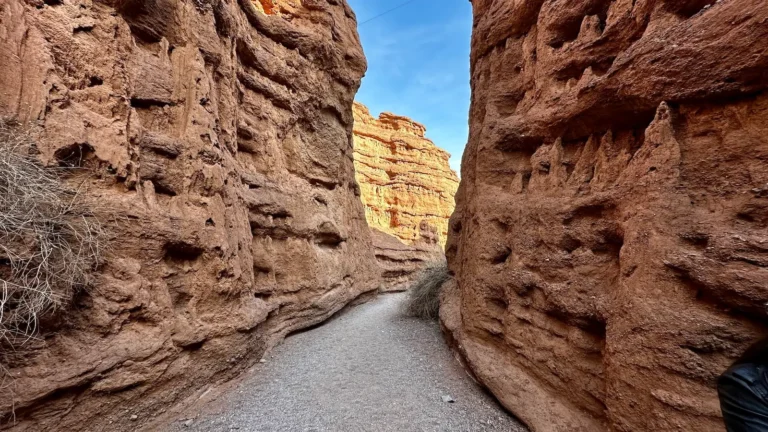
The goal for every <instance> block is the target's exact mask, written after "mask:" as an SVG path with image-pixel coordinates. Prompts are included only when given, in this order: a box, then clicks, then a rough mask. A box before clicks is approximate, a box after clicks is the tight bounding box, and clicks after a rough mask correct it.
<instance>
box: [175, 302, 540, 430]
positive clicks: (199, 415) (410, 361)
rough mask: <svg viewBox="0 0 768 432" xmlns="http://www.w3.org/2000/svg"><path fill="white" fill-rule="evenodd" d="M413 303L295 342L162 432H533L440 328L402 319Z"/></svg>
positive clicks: (362, 310)
mask: <svg viewBox="0 0 768 432" xmlns="http://www.w3.org/2000/svg"><path fill="white" fill-rule="evenodd" d="M404 300H405V294H392V295H386V296H382V297H380V298H378V299H377V300H374V301H372V302H370V303H367V304H364V305H360V306H356V307H353V308H351V309H349V310H347V311H345V312H343V313H342V314H341V315H340V316H338V317H336V318H334V319H332V320H331V321H330V322H328V323H327V324H326V325H323V326H321V327H319V328H316V329H313V330H310V331H307V332H303V333H300V334H296V335H294V336H292V337H289V338H288V339H287V340H286V341H285V342H284V343H283V344H282V345H280V346H278V347H277V348H275V349H274V350H273V351H272V352H271V353H270V354H269V355H268V356H267V358H266V362H264V363H260V364H257V365H256V366H255V367H254V368H253V369H252V370H251V371H250V373H249V374H248V375H247V376H246V377H245V378H243V379H242V381H241V382H240V383H238V384H236V385H233V386H231V387H229V388H228V389H227V390H226V391H224V392H222V394H221V395H219V396H218V397H217V398H216V400H214V401H211V402H208V403H206V404H205V405H204V406H203V407H200V406H197V407H194V408H191V409H190V410H189V411H188V412H187V413H185V414H183V415H181V416H180V417H178V418H177V419H176V421H175V422H173V424H172V425H169V426H167V427H164V428H163V429H164V430H174V431H188V430H192V431H227V430H242V431H270V432H273V431H524V430H525V428H524V427H523V426H520V425H519V424H518V423H517V422H516V421H515V420H514V419H512V418H511V417H510V416H509V415H508V414H506V413H505V412H504V411H503V410H502V409H501V408H500V407H499V406H498V405H497V404H496V402H495V401H494V400H493V399H492V398H491V397H489V396H487V395H486V394H485V393H484V392H483V391H482V390H481V389H480V388H479V387H477V385H476V384H475V383H474V382H473V381H472V380H471V378H470V377H469V376H468V375H467V374H466V373H465V372H464V371H463V370H462V368H461V365H460V364H459V363H458V362H457V361H456V360H455V359H454V358H453V356H452V354H451V353H450V351H449V350H448V348H447V346H446V345H445V343H444V342H443V340H442V336H441V334H440V329H439V327H438V325H437V324H436V323H432V322H424V321H419V320H416V319H413V318H408V317H405V316H403V314H402V312H401V311H402V303H403V301H404ZM443 396H450V397H451V398H453V399H454V401H455V402H453V403H450V402H444V401H443Z"/></svg>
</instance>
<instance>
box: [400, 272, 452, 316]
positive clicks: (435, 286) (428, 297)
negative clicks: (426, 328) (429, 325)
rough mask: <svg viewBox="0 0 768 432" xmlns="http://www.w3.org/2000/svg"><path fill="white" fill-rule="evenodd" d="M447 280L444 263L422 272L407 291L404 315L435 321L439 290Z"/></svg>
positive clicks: (437, 310)
mask: <svg viewBox="0 0 768 432" xmlns="http://www.w3.org/2000/svg"><path fill="white" fill-rule="evenodd" d="M449 278H450V276H449V275H448V266H447V265H446V264H445V263H440V264H435V265H432V266H430V267H427V268H425V269H424V270H422V271H421V272H420V273H419V276H418V279H416V281H415V282H414V283H413V284H412V285H411V287H410V289H409V293H408V302H407V303H406V313H407V314H408V315H410V316H413V317H417V318H422V319H428V320H435V319H437V318H438V316H439V312H440V288H441V287H442V286H443V284H445V282H447V281H448V279H449Z"/></svg>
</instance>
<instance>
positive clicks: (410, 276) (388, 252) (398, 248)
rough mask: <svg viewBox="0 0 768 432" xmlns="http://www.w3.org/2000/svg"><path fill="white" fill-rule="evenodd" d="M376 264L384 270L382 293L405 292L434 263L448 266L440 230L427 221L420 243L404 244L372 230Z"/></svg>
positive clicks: (392, 237) (422, 225) (421, 231)
mask: <svg viewBox="0 0 768 432" xmlns="http://www.w3.org/2000/svg"><path fill="white" fill-rule="evenodd" d="M371 235H372V237H373V248H374V251H375V255H376V260H377V261H378V263H379V267H380V268H381V286H380V287H379V291H380V292H396V291H405V290H407V289H409V288H410V286H411V284H412V282H413V281H414V280H415V279H416V278H417V277H419V272H420V271H421V270H422V269H424V268H426V267H428V266H430V265H433V264H435V263H443V264H444V263H445V253H444V252H443V248H442V247H441V246H440V244H439V243H438V235H437V229H436V228H435V227H433V226H431V225H429V223H427V221H423V222H422V223H421V224H420V226H419V239H418V240H416V241H415V242H413V243H412V244H405V243H403V242H402V241H400V240H399V239H398V238H397V237H395V236H392V235H389V234H387V233H384V232H381V231H379V230H377V229H376V228H371Z"/></svg>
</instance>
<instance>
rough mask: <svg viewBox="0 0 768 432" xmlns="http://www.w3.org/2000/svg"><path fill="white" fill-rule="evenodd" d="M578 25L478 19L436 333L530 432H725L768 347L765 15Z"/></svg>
mask: <svg viewBox="0 0 768 432" xmlns="http://www.w3.org/2000/svg"><path fill="white" fill-rule="evenodd" d="M566 3H567V4H566ZM566 3H564V2H558V1H550V0H536V1H518V0H475V1H474V2H473V7H474V15H475V17H474V21H475V23H474V25H475V26H474V35H473V42H472V88H473V101H472V107H471V113H470V116H471V118H470V125H471V127H470V140H469V145H468V148H467V150H466V153H465V155H464V161H463V168H462V183H461V186H460V188H459V192H458V197H457V211H456V213H455V214H454V217H453V218H452V220H451V230H450V234H449V240H448V246H447V254H448V259H449V264H450V267H451V269H452V271H453V272H455V274H456V281H457V285H456V286H452V287H450V288H448V289H447V290H446V292H445V295H444V297H443V310H442V320H443V324H444V326H445V327H446V329H447V330H448V331H449V334H450V336H451V337H452V338H453V341H454V343H455V346H456V347H457V348H458V349H459V350H460V351H461V352H462V354H463V355H464V357H465V360H466V362H467V365H468V366H469V367H470V369H471V370H472V371H473V372H474V373H475V375H476V376H477V377H478V379H479V380H480V381H481V382H482V383H484V384H485V385H486V386H487V387H488V388H489V389H490V390H491V391H492V392H493V393H494V394H495V395H496V396H497V397H498V398H499V399H500V400H501V402H502V403H503V404H504V405H505V406H506V407H507V408H509V409H510V410H511V411H512V412H513V413H515V414H516V415H517V416H518V417H519V418H521V419H522V420H524V421H525V422H526V423H527V424H529V425H530V426H531V428H532V429H533V430H534V431H589V432H592V431H600V430H614V431H679V430H685V431H722V430H724V427H723V425H722V420H721V414H720V411H719V404H718V401H717V397H716V391H715V382H716V378H717V376H718V375H719V374H720V373H721V372H722V371H724V370H725V369H726V368H727V367H728V366H729V365H730V364H731V363H732V362H733V361H734V360H735V359H736V358H737V357H738V356H739V355H740V354H741V353H742V352H743V351H744V349H745V348H746V347H747V346H748V345H749V344H750V343H752V342H754V341H755V340H756V339H758V338H760V337H762V336H764V335H765V334H766V330H767V328H766V311H765V308H764V304H765V303H766V301H768V289H766V286H768V285H767V283H768V271H767V270H766V266H768V248H766V245H767V244H768V235H766V227H768V164H766V163H765V161H766V160H767V159H768V123H766V121H765V119H766V118H768V117H767V116H768V95H766V94H765V89H766V87H768V76H766V74H765V71H766V68H768V49H766V48H768V4H766V2H765V1H759V0H730V1H722V2H717V3H715V2H714V1H652V0H638V1H629V0H627V1H624V0H618V1H608V0H583V1H582V0H579V1H572V2H566Z"/></svg>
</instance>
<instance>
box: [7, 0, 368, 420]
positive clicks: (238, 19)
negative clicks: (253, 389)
mask: <svg viewBox="0 0 768 432" xmlns="http://www.w3.org/2000/svg"><path fill="white" fill-rule="evenodd" d="M365 69H366V62H365V58H364V56H363V52H362V48H361V46H360V43H359V40H358V35H357V31H356V20H355V15H354V13H353V12H352V10H351V9H350V8H349V6H348V5H347V4H346V2H345V1H343V0H336V1H317V0H313V1H309V0H303V1H298V0H295V1H294V0H285V1H283V0H273V1H269V0H259V1H251V0H240V1H236V0H200V1H197V0H195V1H192V0H120V1H114V0H94V1H90V0H63V1H58V0H56V1H48V0H45V1H43V0H2V1H0V116H3V117H5V116H10V117H15V118H17V119H18V120H20V121H22V122H28V124H29V125H30V126H31V127H32V129H33V132H34V133H35V134H36V135H37V141H38V146H37V150H38V151H39V154H40V157H41V159H42V160H43V161H44V162H46V163H49V164H59V163H62V162H67V163H70V162H71V160H68V161H61V160H59V159H60V156H62V157H64V156H66V155H72V154H76V155H77V157H75V158H71V159H72V160H74V161H76V162H77V164H78V165H82V166H83V167H84V168H88V169H90V170H91V171H92V173H93V176H92V177H91V178H90V180H89V181H87V182H86V183H84V184H81V183H78V184H77V187H78V190H81V191H83V192H82V193H87V194H90V195H92V197H93V198H94V199H95V200H96V201H98V202H99V203H100V204H102V205H103V207H104V208H106V209H108V213H109V214H110V215H112V216H113V217H112V218H110V219H109V221H110V224H109V229H110V231H111V233H112V236H113V239H112V247H111V251H110V253H109V254H108V256H107V260H106V262H105V263H104V265H103V266H102V268H101V271H100V273H99V275H98V277H97V283H96V285H95V286H94V287H92V288H91V289H89V290H87V291H84V292H82V293H80V294H79V295H78V296H77V297H76V298H75V299H74V301H73V304H71V305H70V306H69V307H68V308H66V309H65V310H60V311H58V312H57V314H56V315H54V316H51V317H47V319H46V320H45V322H44V326H43V328H42V329H41V330H42V334H41V336H42V337H41V338H40V340H39V341H33V342H31V343H30V344H28V346H27V347H26V348H27V350H24V351H21V352H19V353H13V354H14V355H9V353H8V352H7V351H6V352H4V353H3V354H4V355H3V359H4V361H5V363H4V364H2V366H3V369H2V372H6V369H4V368H7V372H8V375H9V376H10V377H12V378H13V379H12V380H11V381H7V380H4V381H2V384H0V411H1V414H2V419H1V420H2V425H3V426H5V425H6V424H7V423H8V422H9V421H12V420H13V419H15V421H16V422H18V423H17V425H16V428H17V429H19V430H35V431H38V430H94V431H117V430H134V429H137V428H139V427H141V426H145V422H147V421H148V420H150V419H151V418H152V417H153V415H155V414H156V413H157V412H158V411H161V410H165V409H167V408H169V407H170V406H171V405H172V404H173V403H175V402H177V401H180V400H185V399H186V398H188V397H193V398H194V397H196V396H199V395H200V394H201V393H202V392H204V391H205V388H203V387H204V386H208V385H215V384H216V383H217V382H219V381H221V380H224V379H227V378H231V377H233V376H235V375H236V374H237V373H239V372H242V371H244V370H247V369H248V368H249V367H250V366H251V365H252V364H253V363H254V361H258V359H259V358H260V357H261V355H263V353H264V352H265V351H266V350H268V349H269V348H271V347H272V346H274V344H275V343H277V342H279V341H280V340H281V339H282V338H283V337H284V336H285V335H286V334H288V333H290V332H292V331H296V330H299V329H302V328H305V327H307V326H311V325H314V324H317V323H319V322H321V321H322V320H324V319H326V318H327V317H329V316H331V315H332V314H333V313H334V312H336V311H338V310H340V309H341V308H342V307H344V306H345V305H347V304H348V303H349V302H350V301H352V300H353V299H356V298H358V297H359V296H360V295H362V294H364V293H367V292H371V291H374V290H376V289H377V288H378V287H379V274H380V270H379V268H378V266H377V263H376V260H375V257H374V251H373V245H372V242H371V236H370V233H369V230H368V227H367V225H366V222H365V214H364V210H363V205H362V203H361V202H360V198H359V189H358V187H357V184H356V182H355V177H354V167H353V154H352V152H353V146H352V125H353V115H352V103H353V98H354V95H355V92H356V91H357V89H358V87H359V84H360V79H361V77H362V75H363V73H364V71H365ZM0 205H2V204H0ZM112 222H114V223H112ZM8 357H10V359H9V358H8ZM198 391H199V392H198ZM193 395H196V396H193ZM126 409H127V410H128V411H126ZM12 411H15V416H13V415H12V413H11V412H12ZM134 413H135V414H136V417H135V418H134V419H133V420H131V415H133V414H134ZM148 430H157V429H154V428H152V427H149V428H148Z"/></svg>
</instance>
